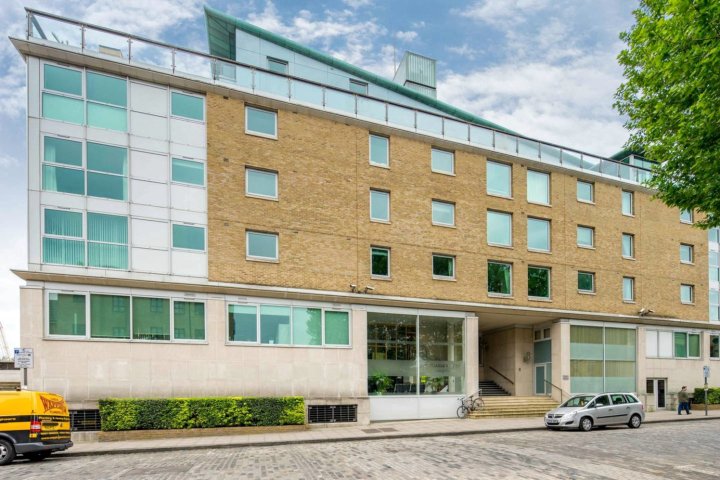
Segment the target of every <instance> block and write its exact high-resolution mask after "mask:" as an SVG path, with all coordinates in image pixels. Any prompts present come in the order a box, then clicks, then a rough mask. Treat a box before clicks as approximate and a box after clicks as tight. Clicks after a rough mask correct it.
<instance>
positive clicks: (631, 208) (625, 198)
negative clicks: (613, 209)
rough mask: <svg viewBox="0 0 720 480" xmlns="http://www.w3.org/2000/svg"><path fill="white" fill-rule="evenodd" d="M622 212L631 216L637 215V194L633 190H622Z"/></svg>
mask: <svg viewBox="0 0 720 480" xmlns="http://www.w3.org/2000/svg"><path fill="white" fill-rule="evenodd" d="M622 213H623V215H629V216H633V215H635V194H634V193H633V192H628V191H627V190H623V191H622Z"/></svg>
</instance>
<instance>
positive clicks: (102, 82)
mask: <svg viewBox="0 0 720 480" xmlns="http://www.w3.org/2000/svg"><path fill="white" fill-rule="evenodd" d="M86 88H87V99H88V100H95V101H98V102H102V103H109V104H111V105H117V106H119V107H125V106H127V82H126V81H125V79H123V78H115V77H108V76H107V75H100V74H99V73H93V72H87V85H86Z"/></svg>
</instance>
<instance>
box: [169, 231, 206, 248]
mask: <svg viewBox="0 0 720 480" xmlns="http://www.w3.org/2000/svg"><path fill="white" fill-rule="evenodd" d="M173 247H174V248H188V249H190V250H205V229H204V228H202V227H190V226H188V225H173Z"/></svg>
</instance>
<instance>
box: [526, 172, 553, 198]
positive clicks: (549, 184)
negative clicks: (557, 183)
mask: <svg viewBox="0 0 720 480" xmlns="http://www.w3.org/2000/svg"><path fill="white" fill-rule="evenodd" d="M531 174H535V175H543V176H544V177H545V183H546V185H547V198H548V201H547V203H545V202H538V201H537V200H531V199H530V189H529V188H527V185H526V190H527V194H526V197H527V202H528V203H532V204H535V205H543V206H546V207H550V206H552V188H551V187H552V180H551V178H552V176H551V174H550V173H549V172H541V171H540V170H532V169H528V171H527V183H530V175H531Z"/></svg>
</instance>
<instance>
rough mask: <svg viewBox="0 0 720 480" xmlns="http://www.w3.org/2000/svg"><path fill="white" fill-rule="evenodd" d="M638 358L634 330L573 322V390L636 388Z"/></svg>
mask: <svg viewBox="0 0 720 480" xmlns="http://www.w3.org/2000/svg"><path fill="white" fill-rule="evenodd" d="M635 358H636V332H635V330H633V329H627V328H609V327H594V326H585V325H571V326H570V390H571V393H579V392H583V393H599V392H609V391H619V392H633V391H635V390H636V385H635V382H636V375H635V370H636V366H635Z"/></svg>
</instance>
